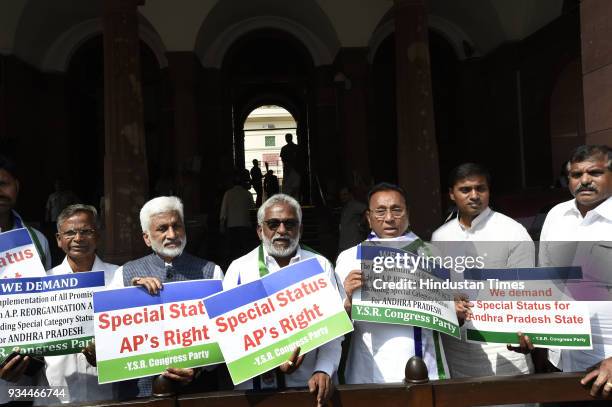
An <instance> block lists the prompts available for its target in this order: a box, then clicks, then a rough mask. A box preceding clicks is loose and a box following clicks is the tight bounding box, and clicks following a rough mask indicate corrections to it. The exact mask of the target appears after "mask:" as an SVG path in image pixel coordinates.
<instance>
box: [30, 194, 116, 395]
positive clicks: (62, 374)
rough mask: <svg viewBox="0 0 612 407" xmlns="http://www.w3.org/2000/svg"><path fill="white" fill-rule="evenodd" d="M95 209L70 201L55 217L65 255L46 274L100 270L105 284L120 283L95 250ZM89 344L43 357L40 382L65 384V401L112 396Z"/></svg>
mask: <svg viewBox="0 0 612 407" xmlns="http://www.w3.org/2000/svg"><path fill="white" fill-rule="evenodd" d="M97 218H98V212H97V211H96V208H94V207H93V206H90V205H81V204H76V205H70V206H68V207H66V208H65V209H64V210H63V211H62V212H61V213H60V214H59V216H58V217H57V235H56V239H57V246H58V247H59V248H60V249H62V251H63V252H64V253H66V258H65V259H64V261H63V262H62V263H61V264H60V265H59V266H57V267H54V268H53V269H51V270H49V272H48V274H49V275H52V276H55V275H62V274H72V273H84V272H88V271H103V272H104V284H105V286H106V288H120V287H123V281H122V280H121V275H120V274H118V273H116V272H115V271H116V270H117V267H118V266H116V265H114V264H108V263H105V262H103V261H102V260H101V259H100V258H99V257H98V255H97V254H96V249H97V244H98V238H99V234H98V221H97ZM95 366H96V357H95V351H93V348H92V347H87V348H85V349H83V352H82V353H77V354H72V355H62V356H47V357H45V369H44V374H43V375H42V377H41V380H40V381H39V382H38V385H39V386H47V387H48V386H53V387H56V386H65V387H66V388H67V393H68V397H67V398H64V399H62V401H63V402H64V403H78V402H84V401H97V400H112V399H113V398H115V394H114V392H113V388H114V385H113V384H98V369H97V368H96V367H95ZM59 402H60V400H58V399H55V400H54V399H50V398H45V399H40V400H36V401H35V402H34V404H35V405H43V404H55V403H59Z"/></svg>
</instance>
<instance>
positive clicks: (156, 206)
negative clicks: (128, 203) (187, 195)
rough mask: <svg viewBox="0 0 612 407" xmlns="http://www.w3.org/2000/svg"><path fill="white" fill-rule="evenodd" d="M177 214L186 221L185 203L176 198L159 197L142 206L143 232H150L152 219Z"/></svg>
mask: <svg viewBox="0 0 612 407" xmlns="http://www.w3.org/2000/svg"><path fill="white" fill-rule="evenodd" d="M175 211H176V212H177V213H178V214H179V216H180V217H181V220H182V221H184V220H185V218H184V217H183V202H182V201H181V200H180V198H178V197H176V196H158V197H157V198H153V199H151V200H150V201H148V202H147V203H145V204H144V205H143V206H142V209H141V210H140V227H141V228H142V231H143V232H149V227H150V226H151V218H152V217H153V216H155V215H159V214H160V213H166V212H175Z"/></svg>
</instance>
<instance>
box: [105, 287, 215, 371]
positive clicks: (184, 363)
mask: <svg viewBox="0 0 612 407" xmlns="http://www.w3.org/2000/svg"><path fill="white" fill-rule="evenodd" d="M221 289H222V285H221V280H191V281H181V282H176V283H166V284H164V287H163V289H162V290H161V291H160V293H159V295H150V294H149V293H148V292H147V291H146V290H144V289H143V288H140V287H129V288H122V289H118V290H108V291H102V292H97V293H95V294H94V312H95V314H94V320H95V333H96V353H97V355H96V356H97V360H98V381H99V383H109V382H115V381H120V380H127V379H134V378H138V377H145V376H151V375H154V374H158V373H162V372H164V371H165V370H166V369H167V368H168V367H176V368H193V367H198V366H206V365H211V364H215V363H221V362H223V357H222V355H221V351H220V350H219V346H218V345H217V343H216V342H215V341H214V340H212V339H211V335H210V332H209V320H208V317H207V315H206V310H205V309H204V305H203V303H202V298H204V297H207V296H209V295H211V294H213V293H216V292H218V291H220V290H221Z"/></svg>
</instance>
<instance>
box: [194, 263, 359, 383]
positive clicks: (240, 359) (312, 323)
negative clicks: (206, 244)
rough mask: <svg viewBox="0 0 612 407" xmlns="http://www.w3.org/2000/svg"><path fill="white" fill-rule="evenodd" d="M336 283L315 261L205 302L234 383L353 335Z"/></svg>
mask: <svg viewBox="0 0 612 407" xmlns="http://www.w3.org/2000/svg"><path fill="white" fill-rule="evenodd" d="M332 284H333V283H332V282H331V281H330V279H329V277H328V276H327V275H326V274H325V272H324V270H323V268H322V267H321V265H320V264H319V262H318V260H316V259H314V258H313V259H308V260H305V261H302V262H298V263H295V264H293V265H290V266H287V267H285V268H283V269H281V270H279V271H277V272H275V273H271V274H268V275H267V276H265V277H262V278H261V279H259V280H256V281H253V282H250V283H247V284H243V285H239V286H237V287H235V288H233V289H230V290H227V291H224V292H221V293H218V294H215V295H212V296H210V297H208V298H205V299H204V305H205V307H206V310H207V311H208V314H209V317H210V319H211V330H212V331H213V332H214V336H215V338H216V340H217V341H218V342H219V345H220V347H221V351H222V352H223V356H224V357H225V362H226V363H227V367H228V370H229V372H230V375H231V377H232V381H233V382H234V384H238V383H241V382H243V381H245V380H248V379H250V378H252V377H254V376H257V375H259V374H261V373H264V372H267V371H269V370H271V369H274V368H275V367H277V366H279V365H281V364H282V363H284V362H285V361H286V360H287V359H288V357H289V356H290V355H291V352H293V350H294V349H295V348H296V347H298V346H299V347H300V348H301V354H305V353H307V352H310V351H311V350H313V349H315V348H317V347H319V346H321V345H324V344H325V343H327V342H329V341H331V340H333V339H335V338H338V337H340V336H342V335H344V334H345V333H347V332H350V331H352V330H353V325H352V324H351V321H350V320H349V318H348V315H347V314H346V311H345V310H344V307H343V305H342V300H341V298H340V296H339V294H338V292H337V291H336V289H335V287H334V286H333V285H332Z"/></svg>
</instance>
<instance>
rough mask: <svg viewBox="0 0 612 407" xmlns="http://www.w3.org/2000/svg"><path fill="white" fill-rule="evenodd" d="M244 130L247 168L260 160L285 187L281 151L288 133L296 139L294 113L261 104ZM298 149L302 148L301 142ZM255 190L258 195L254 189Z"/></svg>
mask: <svg viewBox="0 0 612 407" xmlns="http://www.w3.org/2000/svg"><path fill="white" fill-rule="evenodd" d="M243 132H244V165H245V168H250V167H251V166H252V165H253V164H252V163H253V160H257V161H259V163H260V164H259V166H260V168H261V171H262V173H263V174H265V173H266V171H268V170H270V171H272V174H273V175H275V176H276V177H278V181H279V183H280V185H281V186H282V184H283V176H284V173H283V165H282V164H283V163H282V161H281V156H280V153H281V148H282V147H283V146H284V145H285V135H286V134H291V135H292V137H293V140H296V133H297V122H296V120H295V118H294V117H293V115H291V113H290V112H289V111H288V110H287V109H285V108H283V107H281V106H277V105H263V106H260V107H258V108H256V109H253V110H252V111H251V113H249V115H248V116H247V118H246V120H245V121H244V126H243ZM298 148H301V145H300V144H298ZM251 193H252V194H253V195H255V190H254V189H253V188H251Z"/></svg>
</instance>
